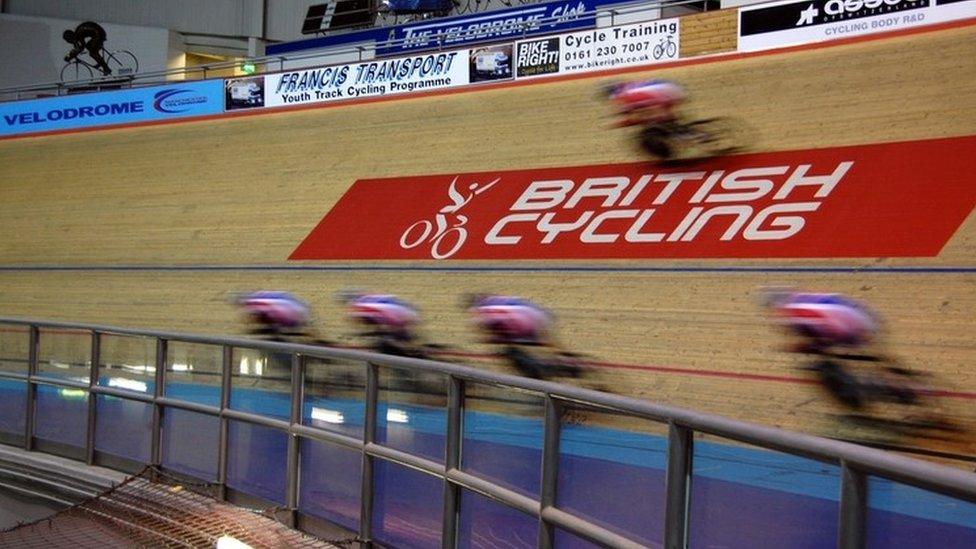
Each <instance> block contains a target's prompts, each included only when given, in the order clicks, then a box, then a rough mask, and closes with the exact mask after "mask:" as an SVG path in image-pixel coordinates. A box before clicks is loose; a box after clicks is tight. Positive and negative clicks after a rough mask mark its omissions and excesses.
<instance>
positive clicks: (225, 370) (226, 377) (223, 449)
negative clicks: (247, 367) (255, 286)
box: [217, 345, 234, 501]
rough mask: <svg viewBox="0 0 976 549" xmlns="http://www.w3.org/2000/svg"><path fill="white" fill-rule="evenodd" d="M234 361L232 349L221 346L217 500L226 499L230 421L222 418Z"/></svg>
mask: <svg viewBox="0 0 976 549" xmlns="http://www.w3.org/2000/svg"><path fill="white" fill-rule="evenodd" d="M233 359H234V348H233V347H231V346H230V345H224V346H223V356H222V359H221V369H220V432H219V434H218V437H217V441H218V442H217V444H218V445H219V447H218V448H217V499H219V500H221V501H224V500H226V499H227V446H228V444H229V442H228V440H227V436H228V430H229V427H230V420H229V419H227V417H226V416H224V411H225V410H227V409H228V408H230V389H231V387H230V374H231V371H230V370H231V367H232V365H231V362H232V361H233Z"/></svg>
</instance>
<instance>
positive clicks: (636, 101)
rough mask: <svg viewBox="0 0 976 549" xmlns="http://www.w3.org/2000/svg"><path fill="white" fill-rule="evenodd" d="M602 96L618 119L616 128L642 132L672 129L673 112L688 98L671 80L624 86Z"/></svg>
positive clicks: (679, 86) (618, 86)
mask: <svg viewBox="0 0 976 549" xmlns="http://www.w3.org/2000/svg"><path fill="white" fill-rule="evenodd" d="M604 92H605V94H606V96H607V99H609V100H610V102H611V103H612V104H613V105H614V106H615V107H616V109H617V114H618V115H619V116H620V117H621V119H620V121H619V122H618V125H619V126H642V127H645V128H647V127H660V128H666V129H673V128H674V127H675V126H676V122H677V119H678V117H677V114H676V113H675V112H674V109H675V108H676V107H677V106H678V105H680V104H681V103H683V102H684V100H685V98H686V97H687V94H686V93H685V90H684V88H682V87H681V85H679V84H678V83H676V82H672V81H670V80H648V81H643V82H624V83H620V84H613V85H610V86H608V87H607V88H606V89H605V90H604Z"/></svg>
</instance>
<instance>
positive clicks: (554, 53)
mask: <svg viewBox="0 0 976 549" xmlns="http://www.w3.org/2000/svg"><path fill="white" fill-rule="evenodd" d="M679 30H680V23H679V20H678V19H676V18H675V19H660V20H657V21H648V22H645V23H636V24H633V25H622V26H619V27H605V28H599V29H593V30H587V31H580V32H572V33H568V34H561V35H559V36H553V37H547V38H539V39H535V40H522V41H519V42H517V43H516V44H515V68H516V76H517V77H519V78H526V77H531V76H542V75H547V74H556V73H561V74H569V73H577V72H589V71H597V70H603V69H611V68H617V67H628V66H633V65H648V64H653V63H660V62H665V61H673V60H675V59H677V58H678V43H679V41H680V39H679Z"/></svg>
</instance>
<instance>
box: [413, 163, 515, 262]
mask: <svg viewBox="0 0 976 549" xmlns="http://www.w3.org/2000/svg"><path fill="white" fill-rule="evenodd" d="M457 181H458V178H457V177H455V178H454V180H453V181H451V186H450V187H449V188H448V189H447V196H448V198H450V199H451V204H447V205H446V206H444V207H443V208H441V209H440V210H438V211H437V214H436V215H435V216H434V221H433V222H431V221H430V220H428V219H421V220H420V221H417V222H416V223H414V224H413V225H410V226H409V227H407V229H406V230H405V231H403V234H402V235H401V236H400V247H402V248H404V249H406V250H409V249H411V248H416V247H417V246H420V245H421V244H423V243H424V242H430V243H431V249H430V255H431V257H433V258H434V259H446V258H448V257H451V256H452V255H454V254H455V253H457V251H458V250H460V249H461V246H462V245H464V241H465V240H467V238H468V231H467V230H466V229H464V225H465V224H467V222H468V217H467V216H465V215H461V214H459V213H457V212H458V211H459V210H460V209H461V208H463V207H464V206H466V205H467V204H468V202H471V199H473V198H474V197H475V196H478V195H479V194H481V193H483V192H485V191H487V190H488V189H490V188H492V187H493V186H494V185H495V183H498V182H499V181H501V178H500V177H498V178H496V179H495V180H494V181H492V182H491V183H486V184H484V185H482V184H480V183H472V184H470V185H468V191H470V192H468V194H467V195H464V194H461V192H460V191H458V189H457ZM448 215H452V217H453V218H454V224H453V225H452V226H450V227H448V224H447V216H448ZM417 228H420V233H419V235H417V236H415V237H414V236H413V235H414V234H415V233H416V231H415V229H417ZM448 235H453V238H454V241H453V244H452V245H445V246H443V247H442V246H441V243H442V242H444V241H445V239H447V237H448ZM448 242H449V243H450V241H448Z"/></svg>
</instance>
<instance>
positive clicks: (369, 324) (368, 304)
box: [337, 290, 428, 358]
mask: <svg viewBox="0 0 976 549" xmlns="http://www.w3.org/2000/svg"><path fill="white" fill-rule="evenodd" d="M337 297H338V299H339V302H340V303H342V304H343V305H345V307H346V317H347V318H348V319H349V320H351V321H352V322H353V323H354V324H356V325H357V326H360V327H362V328H363V330H364V331H362V332H360V333H359V334H358V335H361V336H364V337H366V338H367V339H368V340H369V348H370V349H371V350H373V351H376V352H378V353H383V354H388V355H397V356H406V357H412V358H427V357H428V353H427V352H426V351H425V349H424V347H423V346H422V345H421V344H420V343H418V341H419V337H418V336H417V331H416V330H417V326H418V325H419V323H420V311H419V310H418V309H417V308H416V307H415V306H413V305H412V304H411V303H408V302H407V301H404V300H403V299H400V298H399V297H397V296H394V295H389V294H379V293H366V292H362V291H358V290H343V291H340V292H339V293H338V295H337Z"/></svg>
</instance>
